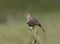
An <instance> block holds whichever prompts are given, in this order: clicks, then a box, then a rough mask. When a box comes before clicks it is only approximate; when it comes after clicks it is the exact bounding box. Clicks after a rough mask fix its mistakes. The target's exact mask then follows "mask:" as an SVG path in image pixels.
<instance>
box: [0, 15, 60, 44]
mask: <svg viewBox="0 0 60 44" xmlns="http://www.w3.org/2000/svg"><path fill="white" fill-rule="evenodd" d="M38 17H39V16H38ZM41 21H42V22H41V23H42V26H43V27H44V29H45V32H44V33H43V32H42V30H40V28H39V27H36V28H37V29H38V33H39V37H40V38H41V41H43V40H44V41H45V44H60V34H59V33H60V18H59V15H57V16H56V15H46V16H44V17H42V18H41ZM29 37H30V33H29V28H28V26H27V25H26V24H25V23H24V22H20V23H16V22H15V23H14V22H11V21H9V22H8V23H7V24H0V44H27V42H29Z"/></svg>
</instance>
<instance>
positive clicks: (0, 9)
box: [0, 0, 60, 44]
mask: <svg viewBox="0 0 60 44" xmlns="http://www.w3.org/2000/svg"><path fill="white" fill-rule="evenodd" d="M25 11H28V12H31V13H32V15H33V16H35V17H36V18H37V19H39V21H40V22H41V24H42V26H43V27H44V29H45V32H44V33H43V32H42V31H41V30H40V28H39V27H36V28H37V29H38V31H39V32H38V33H39V34H40V37H41V39H44V40H45V43H46V44H60V34H59V33H60V0H0V44H27V43H26V41H27V42H28V41H29V36H30V33H29V27H28V26H27V25H26V22H25V17H24V12H25Z"/></svg>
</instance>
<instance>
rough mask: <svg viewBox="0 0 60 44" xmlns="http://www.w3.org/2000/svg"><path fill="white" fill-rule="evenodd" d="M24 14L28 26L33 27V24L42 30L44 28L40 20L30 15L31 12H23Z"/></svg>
mask: <svg viewBox="0 0 60 44" xmlns="http://www.w3.org/2000/svg"><path fill="white" fill-rule="evenodd" d="M24 16H25V17H26V20H27V21H26V23H27V24H28V26H29V27H31V28H33V27H35V26H39V27H40V28H41V29H42V31H43V32H44V29H43V27H42V25H41V24H40V22H39V21H38V20H37V19H36V18H35V17H34V16H32V14H31V13H29V12H25V15H24Z"/></svg>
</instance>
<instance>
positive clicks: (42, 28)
mask: <svg viewBox="0 0 60 44" xmlns="http://www.w3.org/2000/svg"><path fill="white" fill-rule="evenodd" d="M38 26H39V27H40V28H41V29H42V31H43V32H44V28H43V27H42V26H41V24H39V25H38Z"/></svg>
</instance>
